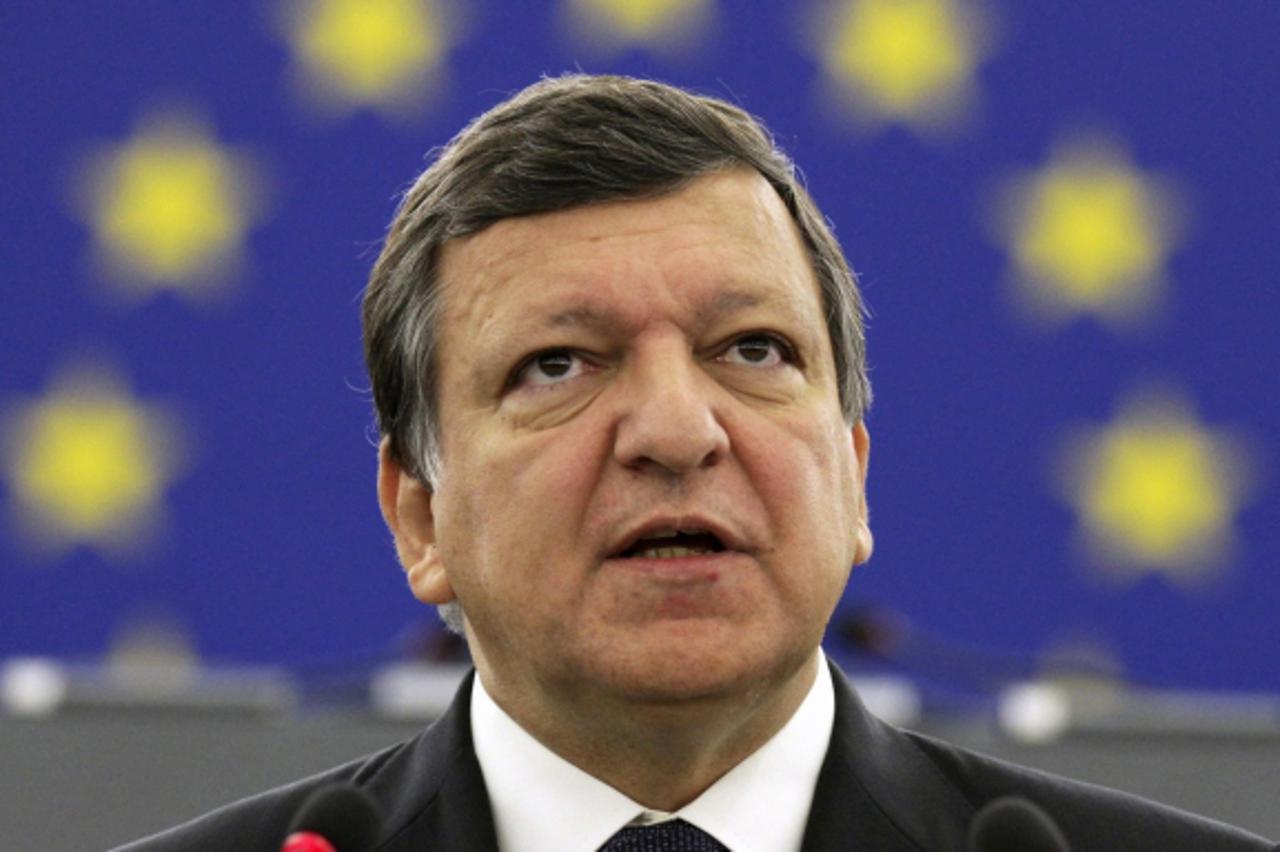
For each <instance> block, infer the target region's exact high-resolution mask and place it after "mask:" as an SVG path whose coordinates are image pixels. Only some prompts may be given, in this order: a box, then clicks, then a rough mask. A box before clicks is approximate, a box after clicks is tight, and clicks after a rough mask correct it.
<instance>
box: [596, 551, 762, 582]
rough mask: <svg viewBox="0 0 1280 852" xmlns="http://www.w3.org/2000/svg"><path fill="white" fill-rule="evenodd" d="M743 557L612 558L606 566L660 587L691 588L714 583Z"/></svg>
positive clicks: (726, 553)
mask: <svg viewBox="0 0 1280 852" xmlns="http://www.w3.org/2000/svg"><path fill="white" fill-rule="evenodd" d="M741 557H742V554H741V553H735V552H733V551H727V550H726V551H719V552H716V553H700V554H697V555H694V556H671V557H668V558H666V559H661V558H649V557H645V556H632V557H629V558H625V559H624V558H613V559H610V560H608V562H606V563H605V564H606V565H610V566H616V567H617V568H619V569H621V570H623V571H627V572H630V573H633V574H639V575H642V576H644V577H646V578H648V579H650V580H653V581H656V582H659V583H671V584H679V585H691V584H695V583H715V582H716V581H718V580H719V579H720V577H721V575H722V574H723V573H724V572H725V571H727V570H729V568H730V567H732V565H733V563H734V562H735V561H737V560H738V559H740V558H741Z"/></svg>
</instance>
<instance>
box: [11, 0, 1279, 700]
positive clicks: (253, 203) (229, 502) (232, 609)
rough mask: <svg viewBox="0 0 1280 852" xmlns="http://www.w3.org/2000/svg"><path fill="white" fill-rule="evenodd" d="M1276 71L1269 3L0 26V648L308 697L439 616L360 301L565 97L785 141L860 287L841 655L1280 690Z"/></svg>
mask: <svg viewBox="0 0 1280 852" xmlns="http://www.w3.org/2000/svg"><path fill="white" fill-rule="evenodd" d="M1278 44H1280V3H1277V2H1274V0H1238V2H1233V3H1229V4H1220V3H1219V4H1211V3H1204V2H1189V3H1176V4H1170V3H1143V2H1129V0H1124V1H1123V2H1115V0H1081V2H1075V3H1056V4H1048V3H1035V4H1027V3H1012V2H1003V3H997V2H994V0H992V2H984V3H982V4H978V3H976V2H969V0H832V2H817V0H812V2H811V1H810V0H805V2H796V3H747V2H743V0H735V2H730V0H558V2H550V0H540V1H539V2H515V0H511V2H505V3H504V2H498V0H488V2H483V3H480V2H468V3H449V2H445V0H298V2H264V3H248V2H240V3H230V2H208V0H206V2H183V3H174V2H161V0H133V1H132V2H124V0H121V2H114V3H84V2H65V0H45V2H40V3H34V2H7V3H5V4H4V6H3V8H2V9H0V110H2V111H3V126H4V127H5V128H6V133H5V134H4V135H3V138H2V139H0V180H2V183H0V186H2V187H3V192H4V206H3V226H4V230H3V239H0V270H2V271H3V291H2V296H0V317H2V318H3V322H2V323H0V346H2V351H3V355H0V500H2V502H3V506H2V508H3V512H4V518H3V523H4V527H3V533H2V535H0V587H2V588H3V590H4V591H3V594H2V595H0V656H5V655H33V654H34V655H52V656H59V657H66V658H72V659H85V660H93V659H98V658H101V657H103V656H104V655H110V654H112V653H117V652H119V651H120V649H121V648H124V647H128V646H129V644H130V642H136V641H138V638H137V637H139V636H148V635H157V632H158V635H163V636H167V637H169V639H170V640H172V641H174V642H176V643H177V644H178V645H180V646H185V647H186V648H188V649H189V650H190V652H191V653H192V654H195V655H199V657H200V658H202V659H206V660H211V661H218V662H226V663H281V664H286V665H290V666H298V667H307V666H323V665H327V664H331V663H333V662H335V661H339V662H340V661H352V660H360V659H373V658H377V657H379V656H382V655H387V654H391V653H394V652H395V649H396V648H397V643H402V642H404V641H405V640H404V637H405V636H406V635H410V634H412V632H413V631H415V630H420V629H422V628H423V626H424V625H430V624H432V623H433V619H434V614H433V613H431V612H429V611H427V610H424V609H423V608H422V607H420V606H418V605H417V604H416V603H415V602H414V601H413V600H412V598H411V597H410V595H409V594H408V591H407V590H406V589H405V586H404V581H403V578H402V577H401V574H400V571H399V568H398V567H397V565H396V562H395V556H394V552H393V549H392V547H391V544H390V540H389V536H388V535H387V533H386V532H385V530H384V529H383V526H382V523H381V520H380V518H379V516H378V512H377V509H376V505H375V501H374V488H373V484H374V483H373V477H374V465H375V452H374V447H373V443H372V441H371V436H370V432H371V422H372V416H371V406H370V402H369V394H368V391H367V385H366V379H365V377H364V371H363V365H362V360H361V346H360V334H359V325H358V298H359V293H360V290H361V287H362V286H363V283H364V279H365V276H366V274H367V271H368V269H369V267H370V265H371V263H372V260H373V257H374V256H375V254H376V251H377V246H378V244H379V241H380V238H381V236H382V234H383V232H384V229H385V227H386V223H387V222H388V221H389V219H390V216H391V214H392V211H393V209H394V205H395V200H396V197H397V196H398V194H399V193H400V192H401V191H403V190H404V189H405V188H406V186H407V185H408V183H409V181H410V180H411V179H412V177H413V176H414V175H416V173H417V172H418V171H420V170H421V168H422V167H423V166H424V165H425V162H426V159H425V155H426V153H427V151H428V150H429V149H430V148H432V147H433V146H438V145H441V144H443V143H444V142H446V141H447V140H448V139H449V137H450V136H452V135H453V133H455V132H456V131H457V130H458V129H460V128H461V127H462V126H463V125H464V124H465V123H466V121H467V120H468V119H469V118H471V117H472V116H474V115H476V114H477V113H479V112H480V111H482V110H484V109H486V108H488V107H489V106H491V105H493V104H494V103H496V102H497V101H499V100H501V99H502V98H503V97H504V96H505V95H506V94H508V93H510V92H512V91H514V90H516V89H519V88H521V87H523V86H524V85H526V84H528V83H530V82H532V81H533V80H535V79H537V78H538V77H539V76H540V75H543V74H558V73H562V72H565V71H572V70H584V71H592V72H617V73H625V74H635V75H643V76H652V77H656V78H659V79H662V80H665V81H669V82H673V83H677V84H680V85H683V86H688V87H691V88H694V89H697V90H700V91H704V92H707V93H710V94H714V95H718V96H721V97H725V98H728V99H730V100H733V101H735V102H737V103H739V104H740V105H742V106H743V107H744V108H746V109H748V110H749V111H751V112H753V113H755V114H757V115H759V116H761V117H762V118H763V119H764V120H765V121H766V122H767V123H768V124H769V125H770V126H771V127H772V128H773V130H774V131H775V132H776V134H777V136H778V139H779V142H780V143H781V144H782V146H783V147H784V148H786V149H787V150H788V151H789V152H790V153H791V154H792V155H793V156H794V157H795V158H796V160H797V161H798V163H799V164H800V166H801V168H802V169H803V171H804V172H805V175H806V177H807V180H808V183H809V184H810V186H811V188H812V190H813V192H814V194H815V196H816V197H817V199H818V201H819V203H820V204H821V205H822V206H823V208H824V210H825V211H826V213H827V214H828V215H829V216H830V217H831V218H832V219H833V220H834V222H835V224H836V227H837V233H838V235H839V237H840V239H841V241H842V243H843V245H844V247H845V250H846V252H847V254H848V256H849V258H850V260H851V262H852V264H853V266H854V267H855V269H857V270H858V272H859V273H860V275H861V281H862V285H863V287H864V289H865V293H866V298H867V301H868V303H869V305H870V307H871V311H872V319H871V325H870V351H871V364H872V379H873V383H874V385H875V389H876V404H875V406H874V408H873V410H872V411H871V414H870V416H869V420H868V423H869V427H870V430H871V435H872V441H873V452H872V461H871V476H870V501H871V507H872V521H873V528H874V531H875V533H876V540H877V549H876V554H875V557H874V558H873V559H872V561H871V562H870V563H869V564H868V565H866V566H864V567H862V568H860V569H858V571H856V572H855V574H854V576H853V580H852V581H851V584H850V589H849V592H848V594H847V596H846V600H845V602H844V603H843V604H842V610H841V612H840V613H839V615H838V617H839V619H840V620H841V622H842V623H843V624H845V625H846V626H847V625H848V622H849V621H850V619H853V618H854V617H855V614H856V613H865V612H867V611H868V610H867V607H879V608H880V610H879V611H882V612H884V611H887V612H889V614H890V616H891V620H897V619H903V620H906V621H908V622H910V623H911V624H914V625H916V627H917V629H918V630H920V631H927V633H928V635H931V636H936V637H945V639H943V640H939V641H944V642H954V643H957V644H958V645H959V646H962V647H981V648H986V649H992V650H996V649H998V650H999V651H1000V652H1001V653H1008V654H1012V655H1014V657H1016V658H1018V659H1023V660H1030V661H1033V665H1041V664H1044V665H1047V664H1048V662H1049V661H1052V660H1054V659H1059V658H1063V657H1064V656H1065V657H1075V658H1081V657H1083V658H1086V659H1091V660H1095V661H1097V664H1098V665H1101V666H1102V667H1104V668H1109V669H1113V670H1115V671H1117V672H1120V673H1123V674H1125V675H1126V676H1128V677H1130V678H1133V679H1135V680H1137V681H1139V682H1143V683H1149V684H1156V685H1161V686H1170V687H1186V688H1222V689H1232V690H1255V689H1265V690H1273V691H1274V690H1280V663H1278V662H1277V660H1278V659H1280V653H1278V650H1277V649H1280V618H1277V617H1276V611H1277V604H1280V576H1277V572H1276V570H1275V568H1274V560H1275V554H1276V553H1277V552H1280V493H1278V492H1277V488H1276V483H1277V473H1276V471H1277V461H1278V460H1277V450H1276V447H1277V444H1276V441H1275V436H1277V435H1280V383H1278V382H1277V380H1276V372H1277V366H1280V335H1277V333H1276V326H1277V317H1280V288H1278V287H1277V284H1278V283H1280V277H1278V275H1280V273H1278V272H1277V270H1280V239H1277V236H1276V229H1277V222H1280V145H1278V144H1277V139H1280V97H1278V96H1277V87H1278V86H1280V50H1278V49H1277V45H1278ZM871 611H877V610H871ZM848 629H849V630H852V629H854V628H848ZM845 632H848V630H846V631H845Z"/></svg>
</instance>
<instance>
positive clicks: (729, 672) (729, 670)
mask: <svg viewBox="0 0 1280 852" xmlns="http://www.w3.org/2000/svg"><path fill="white" fill-rule="evenodd" d="M691 632H693V633H697V631H688V630H684V631H673V634H674V635H672V634H668V635H665V636H661V637H657V636H650V637H648V638H647V639H641V640H640V641H638V642H635V643H625V645H623V646H615V648H613V649H611V650H612V653H609V654H604V655H601V656H600V657H597V658H596V664H597V666H598V669H597V675H598V680H599V681H600V682H601V683H602V684H607V685H608V687H607V688H610V689H611V691H613V692H615V693H616V694H618V695H620V696H623V697H624V698H626V699H627V700H630V701H633V702H637V703H650V704H657V705H661V704H675V703H681V704H688V703H690V702H701V701H706V702H716V701H718V700H720V699H725V698H732V699H734V700H741V699H742V697H743V696H744V695H750V694H752V693H759V692H767V691H769V689H770V687H771V686H773V687H778V686H781V685H783V684H785V683H786V682H787V681H788V680H790V678H791V677H793V676H795V675H796V674H797V673H798V672H799V671H800V669H801V668H802V667H803V666H804V664H805V663H806V662H807V661H808V660H809V659H810V658H811V657H812V655H813V649H795V650H792V649H784V648H779V647H777V646H776V645H775V646H771V647H770V646H764V645H762V644H761V643H758V642H751V641H742V639H741V637H734V636H724V635H716V634H717V633H723V631H709V634H710V635H689V634H690V633H691ZM628 646H629V647H628Z"/></svg>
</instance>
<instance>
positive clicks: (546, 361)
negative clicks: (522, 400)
mask: <svg viewBox="0 0 1280 852" xmlns="http://www.w3.org/2000/svg"><path fill="white" fill-rule="evenodd" d="M586 369H587V363H586V361H584V360H583V359H582V357H581V356H579V355H577V354H575V353H573V352H571V351H569V350H568V349H547V350H545V351H543V352H538V353H535V354H534V355H531V356H529V358H528V359H527V360H526V361H525V362H524V363H523V364H521V365H520V367H518V368H517V369H516V372H515V374H514V375H513V377H512V379H511V386H512V387H524V386H532V387H546V386H548V385H557V384H560V383H561V382H566V381H568V380H569V379H573V378H577V377H578V376H580V375H582V374H583V373H584V372H585V371H586Z"/></svg>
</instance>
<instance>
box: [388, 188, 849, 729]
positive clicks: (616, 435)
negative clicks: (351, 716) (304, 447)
mask: <svg viewBox="0 0 1280 852" xmlns="http://www.w3.org/2000/svg"><path fill="white" fill-rule="evenodd" d="M441 271H442V276H441V281H442V285H441V286H443V287H444V291H443V293H442V295H443V299H444V312H443V316H442V319H441V323H440V333H441V341H440V350H439V351H440V361H439V363H440V392H439V400H438V402H439V410H440V428H441V439H442V454H441V461H442V464H441V474H440V477H439V479H438V481H437V483H436V488H435V491H434V493H432V494H428V493H427V492H425V491H422V490H421V489H419V490H418V492H417V493H418V495H419V496H417V497H415V496H414V493H415V492H414V488H415V487H417V486H416V485H414V484H412V483H410V484H409V485H406V484H405V482H404V480H405V479H407V477H401V480H400V488H399V497H398V498H397V497H396V495H395V493H393V492H394V489H392V490H388V489H387V488H386V487H385V485H384V490H383V505H384V510H386V511H388V512H389V513H391V515H394V513H395V512H396V511H397V510H399V513H400V516H401V518H400V527H399V528H397V530H396V531H397V539H398V543H399V544H400V550H401V556H402V558H403V559H405V561H406V566H407V567H408V568H409V574H410V583H411V585H412V586H413V588H414V590H415V593H416V594H417V596H418V597H419V598H420V599H422V600H424V601H426V602H429V603H440V602H443V601H447V600H449V599H451V598H452V597H454V596H456V598H457V599H458V600H459V601H460V602H461V603H462V607H463V609H464V611H465V613H466V617H467V623H468V631H469V637H470V640H471V643H472V648H473V651H474V653H475V656H476V659H477V664H478V665H479V667H480V669H481V673H482V675H484V676H485V678H486V685H487V686H489V688H490V690H491V691H492V692H493V693H494V694H495V696H497V697H500V698H503V697H505V698H507V699H508V701H510V700H514V699H513V697H514V696H526V697H527V696H533V695H537V696H540V697H542V698H551V699H552V700H558V699H562V698H574V699H578V700H580V699H582V698H584V697H594V698H605V697H609V698H614V699H619V698H620V699H622V700H626V701H630V702H659V703H662V702H671V701H673V700H674V701H679V700H683V699H691V698H700V697H715V696H719V695H725V694H729V693H733V694H742V693H743V692H744V691H749V692H751V693H752V694H759V690H760V689H762V688H765V689H767V688H768V687H769V685H770V684H780V683H782V682H783V681H786V680H787V679H788V678H792V677H794V676H795V674H796V672H798V671H799V670H800V668H801V667H802V666H804V665H805V664H806V663H807V662H808V661H809V660H811V659H812V656H813V653H814V649H815V648H816V646H817V644H818V642H819V640H820V638H821V636H822V632H823V629H824V627H825V625H826V623H827V620H828V618H829V617H830V615H831V612H832V609H833V608H834V606H835V604H836V602H837V600H838V599H839V597H840V594H841V592H842V590H843V588H844V585H845V581H846V579H847V577H848V573H849V570H850V568H851V566H852V565H854V564H857V563H860V562H862V561H864V560H865V559H866V558H867V556H868V555H869V553H870V548H871V537H870V533H869V531H868V529H867V524H866V517H867V516H866V505H865V500H864V491H863V484H864V478H865V472H866V461H867V451H868V450H867V437H866V432H865V430H864V429H863V428H862V426H861V424H859V425H858V426H856V427H854V428H850V427H849V426H848V424H846V423H845V422H844V419H843V416H842V413H841V410H840V403H839V399H838V393H837V382H836V376H835V367H834V361H833V358H832V353H831V346H830V341H829V339H828V336H827V332H826V325H825V323H824V320H823V308H822V304H821V300H820V297H819V291H818V286H817V283H816V281H815V279H814V275H813V272H812V269H811V268H810V265H809V261H808V258H807V255H806V253H805V250H804V248H803V245H802V243H801V239H800V236H799V234H798V232H797V231H796V229H795V227H794V225H793V223H792V221H791V219H790V217H789V215H788V214H787V211H786V209H785V207H784V206H783V205H782V202H781V201H780V200H779V198H778V197H777V195H776V194H775V193H774V192H773V190H772V189H771V188H770V187H769V185H768V184H767V183H766V182H765V180H764V179H763V178H762V177H760V176H759V175H758V174H756V173H755V172H752V171H737V170H735V171H731V172H724V173H720V174H716V175H713V176H710V177H706V178H702V179H700V180H697V181H695V182H693V183H691V184H690V185H688V187H687V188H685V189H683V190H681V191H679V192H676V193H673V194H671V195H667V196H664V197H661V198H658V199H654V200H645V201H626V202H617V203H610V204H604V205H597V206H592V207H585V208H579V209H573V210H569V211H565V212H557V213H549V214H542V215H537V216H529V217H522V218H517V219H508V220H504V221H501V222H499V223H497V224H495V225H493V226H492V227H490V228H488V229H487V230H485V231H483V232H481V233H479V234H477V235H475V236H472V237H469V238H466V239H462V240H457V241H455V242H453V243H450V244H449V245H448V246H447V247H446V249H445V251H444V254H443V258H442V269H441ZM388 464H389V462H388V461H387V460H386V459H385V458H384V467H386V466H387V465H388ZM384 474H385V471H384ZM385 479H386V478H385V476H384V482H385ZM397 500H398V501H399V503H400V505H399V506H398V507H397ZM415 501H417V502H420V503H421V505H417V506H416V507H415V505H414V504H415ZM391 515H389V517H390V516H391ZM406 519H408V520H406ZM393 527H397V524H396V523H394V522H393Z"/></svg>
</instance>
